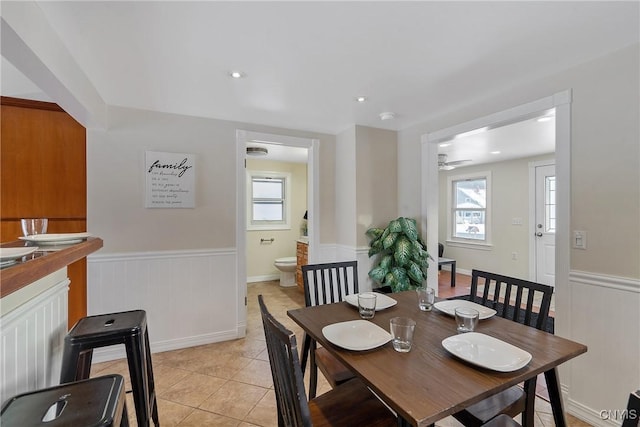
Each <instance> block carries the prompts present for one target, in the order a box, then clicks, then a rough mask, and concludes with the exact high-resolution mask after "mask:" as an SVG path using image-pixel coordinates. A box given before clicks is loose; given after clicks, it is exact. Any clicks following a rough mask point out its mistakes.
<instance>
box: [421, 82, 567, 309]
mask: <svg viewBox="0 0 640 427" xmlns="http://www.w3.org/2000/svg"><path fill="white" fill-rule="evenodd" d="M552 108H555V109H556V177H557V187H556V188H557V194H556V196H557V207H556V209H557V211H556V213H557V215H558V217H557V230H558V231H557V233H556V285H558V286H556V292H558V294H559V295H558V297H560V294H562V296H563V298H567V299H568V297H569V292H568V289H567V286H566V285H567V284H568V283H569V261H570V247H569V226H570V214H571V212H570V210H571V197H570V195H571V192H570V190H571V182H570V180H571V90H570V89H568V90H565V91H562V92H558V93H555V94H553V95H551V96H548V97H545V98H542V99H538V100H536V101H532V102H529V103H527V104H523V105H519V106H517V107H513V108H510V109H507V110H504V111H500V112H497V113H494V114H490V115H488V116H485V117H480V118H477V119H474V120H471V121H468V122H465V123H461V124H458V125H455V126H451V127H448V128H445V129H441V130H438V131H435V132H431V133H427V134H424V135H422V138H421V144H422V165H423V166H422V171H423V174H422V212H423V224H422V225H423V227H422V230H424V231H423V233H425V232H426V236H423V238H426V242H427V249H428V251H429V253H432V254H437V253H438V252H437V251H438V209H439V197H438V193H439V184H438V146H437V145H438V143H439V142H440V141H443V140H446V139H450V138H452V137H453V136H454V135H457V134H460V133H463V132H468V131H471V130H474V129H478V128H481V127H485V126H489V127H499V126H504V125H507V124H510V123H515V122H518V121H522V120H524V119H527V118H530V117H532V116H535V115H536V114H538V113H539V112H541V111H545V110H550V109H552ZM427 285H428V286H429V287H433V288H435V289H436V290H437V289H438V278H437V275H435V274H430V275H429V276H428V277H427Z"/></svg>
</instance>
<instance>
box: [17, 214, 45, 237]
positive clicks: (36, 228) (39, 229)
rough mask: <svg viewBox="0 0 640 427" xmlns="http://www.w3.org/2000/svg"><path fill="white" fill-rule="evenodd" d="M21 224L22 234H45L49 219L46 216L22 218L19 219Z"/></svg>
mask: <svg viewBox="0 0 640 427" xmlns="http://www.w3.org/2000/svg"><path fill="white" fill-rule="evenodd" d="M20 224H21V225H22V234H23V235H24V236H25V237H27V236H33V235H34V234H45V233H46V232H47V225H48V224H49V220H48V219H47V218H23V219H21V220H20Z"/></svg>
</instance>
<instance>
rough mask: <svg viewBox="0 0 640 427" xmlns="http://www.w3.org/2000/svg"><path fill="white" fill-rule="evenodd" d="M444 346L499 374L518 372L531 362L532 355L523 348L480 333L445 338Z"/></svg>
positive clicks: (467, 359) (450, 351) (461, 356)
mask: <svg viewBox="0 0 640 427" xmlns="http://www.w3.org/2000/svg"><path fill="white" fill-rule="evenodd" d="M442 346H443V347H444V348H445V350H447V351H448V352H449V353H451V354H453V355H454V356H456V357H459V358H460V359H462V360H464V361H467V362H469V363H472V364H474V365H477V366H480V367H483V368H487V369H491V370H494V371H499V372H512V371H517V370H518V369H521V368H523V367H525V366H526V365H527V364H528V363H529V362H530V361H531V354H529V353H528V352H526V351H524V350H522V349H521V348H518V347H516V346H514V345H511V344H509V343H507V342H504V341H501V340H499V339H497V338H494V337H491V336H489V335H485V334H481V333H478V332H468V333H466V334H459V335H453V336H451V337H449V338H445V339H444V340H442Z"/></svg>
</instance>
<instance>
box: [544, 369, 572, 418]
mask: <svg viewBox="0 0 640 427" xmlns="http://www.w3.org/2000/svg"><path fill="white" fill-rule="evenodd" d="M544 379H545V381H546V382H547V391H548V392H549V401H550V403H551V409H552V411H553V421H554V422H555V423H556V427H566V426H567V420H566V419H565V416H564V408H563V407H562V394H561V393H560V383H559V382H558V369H557V368H553V369H550V370H548V371H546V372H545V373H544Z"/></svg>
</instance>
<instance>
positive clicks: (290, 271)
mask: <svg viewBox="0 0 640 427" xmlns="http://www.w3.org/2000/svg"><path fill="white" fill-rule="evenodd" d="M273 265H275V266H276V268H277V269H278V270H280V286H282V287H285V288H288V287H290V286H295V285H296V265H297V260H296V257H294V256H290V257H284V258H277V259H276V260H275V262H274V263H273Z"/></svg>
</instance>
